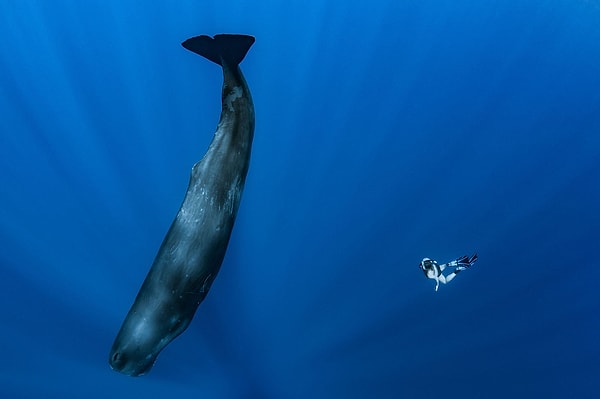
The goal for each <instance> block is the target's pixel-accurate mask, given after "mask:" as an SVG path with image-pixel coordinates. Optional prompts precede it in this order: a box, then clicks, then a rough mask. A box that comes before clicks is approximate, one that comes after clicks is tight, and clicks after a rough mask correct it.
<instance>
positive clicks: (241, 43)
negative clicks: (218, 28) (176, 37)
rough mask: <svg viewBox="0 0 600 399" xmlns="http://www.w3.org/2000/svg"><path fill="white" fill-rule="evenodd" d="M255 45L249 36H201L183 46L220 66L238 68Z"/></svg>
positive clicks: (191, 39)
mask: <svg viewBox="0 0 600 399" xmlns="http://www.w3.org/2000/svg"><path fill="white" fill-rule="evenodd" d="M253 43H254V37H253V36H248V35H215V37H214V38H212V37H210V36H206V35H201V36H195V37H192V38H190V39H187V40H186V41H184V42H183V43H181V45H182V46H183V47H185V48H186V49H188V50H190V51H191V52H194V53H196V54H199V55H201V56H203V57H204V58H207V59H209V60H211V61H212V62H214V63H217V64H219V65H223V62H225V63H226V64H228V65H230V66H236V65H238V64H239V63H240V62H242V60H243V59H244V57H245V56H246V53H247V52H248V50H249V49H250V47H251V46H252V44H253Z"/></svg>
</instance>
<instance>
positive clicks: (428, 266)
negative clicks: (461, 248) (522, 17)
mask: <svg viewBox="0 0 600 399" xmlns="http://www.w3.org/2000/svg"><path fill="white" fill-rule="evenodd" d="M475 261H477V254H473V255H472V256H471V257H468V256H461V257H460V258H458V259H455V260H453V261H452V262H448V263H444V264H442V265H440V264H438V263H437V261H435V260H432V259H429V258H423V260H422V261H421V264H420V265H419V267H420V268H421V270H423V273H425V277H427V278H429V279H432V280H435V290H436V291H437V290H438V288H439V286H440V283H442V284H448V283H449V282H450V281H452V280H453V279H454V277H456V275H457V274H458V273H460V272H462V271H463V270H466V269H468V268H469V267H471V266H472V265H473V263H475ZM447 267H454V271H452V273H450V274H448V275H447V276H445V275H444V274H443V273H442V272H443V271H444V269H446V268H447Z"/></svg>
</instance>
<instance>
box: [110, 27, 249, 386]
mask: <svg viewBox="0 0 600 399" xmlns="http://www.w3.org/2000/svg"><path fill="white" fill-rule="evenodd" d="M253 43H254V37H252V36H247V35H228V34H227V35H216V36H214V37H209V36H204V35H203V36H196V37H192V38H190V39H188V40H186V41H184V42H183V43H182V45H183V47H185V48H186V49H188V50H190V51H192V52H194V53H196V54H199V55H201V56H203V57H205V58H207V59H208V60H210V61H212V62H214V63H216V64H218V65H220V66H221V67H222V70H223V89H222V97H221V105H222V107H221V117H220V120H219V124H218V126H217V130H216V132H215V134H214V136H213V139H212V141H211V143H210V145H209V148H208V150H207V151H206V154H205V155H204V156H203V158H202V159H201V160H200V161H199V162H197V163H196V164H195V165H194V166H193V167H192V171H191V176H190V181H189V185H188V188H187V192H186V194H185V197H184V200H183V203H182V205H181V207H180V209H179V211H178V212H177V216H176V217H175V220H174V221H173V223H172V224H171V227H170V228H169V231H168V232H167V235H166V236H165V238H164V240H163V242H162V244H161V246H160V248H159V250H158V253H157V255H156V258H155V260H154V263H153V264H152V266H151V268H150V271H149V272H148V275H147V276H146V279H145V280H144V282H143V284H142V287H141V288H140V291H139V292H138V294H137V297H136V298H135V301H134V302H133V305H132V306H131V309H130V310H129V312H128V313H127V316H126V317H125V320H124V321H123V324H122V326H121V329H120V330H119V332H118V334H117V336H116V338H115V341H114V343H113V346H112V349H111V351H110V355H109V364H110V366H111V367H112V368H113V369H114V370H116V371H119V372H121V373H123V374H126V375H131V376H139V375H143V374H145V373H147V372H148V371H149V370H150V369H151V368H152V366H153V365H154V363H155V361H156V358H157V356H158V355H159V353H160V352H161V350H163V349H164V348H165V346H167V345H168V344H169V343H170V342H171V341H173V339H175V338H176V337H177V336H179V335H180V334H181V333H182V332H183V331H184V330H185V329H186V328H187V327H188V325H189V324H190V322H191V320H192V318H193V317H194V314H195V313H196V310H197V309H198V306H199V305H200V303H201V302H202V301H203V300H204V298H205V297H206V295H207V293H208V291H209V289H210V287H211V284H212V283H213V281H214V279H215V277H216V276H217V273H218V272H219V269H220V267H221V263H222V262H223V258H224V256H225V251H226V249H227V245H228V243H229V238H230V236H231V231H232V228H233V224H234V221H235V218H236V214H237V211H238V207H239V205H240V199H241V195H242V191H243V189H244V184H245V181H246V175H247V173H248V167H249V163H250V152H251V148H252V139H253V136H254V104H253V102H252V97H251V95H250V91H249V89H248V85H247V84H246V80H245V79H244V76H243V74H242V71H241V70H240V68H239V63H240V62H241V61H242V60H243V59H244V57H245V56H246V53H247V52H248V50H249V49H250V47H251V46H252V44H253Z"/></svg>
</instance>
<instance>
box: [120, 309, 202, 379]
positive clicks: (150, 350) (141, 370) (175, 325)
mask: <svg viewBox="0 0 600 399" xmlns="http://www.w3.org/2000/svg"><path fill="white" fill-rule="evenodd" d="M190 321H191V318H190V317H178V316H177V315H173V314H169V313H165V312H161V311H158V310H157V311H154V312H143V311H142V312H139V311H137V310H136V309H135V305H134V307H133V308H132V309H131V310H130V312H129V314H128V315H127V318H126V319H125V321H124V322H123V325H122V326H121V330H120V331H119V333H118V334H117V337H116V338H115V342H114V343H113V346H112V349H111V351H110V355H109V359H108V362H109V364H110V367H111V368H112V369H113V370H115V371H118V372H120V373H123V374H126V375H129V376H133V377H137V376H141V375H144V374H146V373H147V372H148V371H150V369H151V368H152V366H153V365H154V362H155V361H156V358H157V357H158V354H159V353H160V352H161V351H162V350H163V349H164V347H165V346H167V345H168V344H169V343H170V342H171V341H173V339H175V338H176V337H177V336H179V335H180V334H181V333H182V332H183V331H184V330H185V329H186V328H187V327H188V325H189V324H190Z"/></svg>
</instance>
